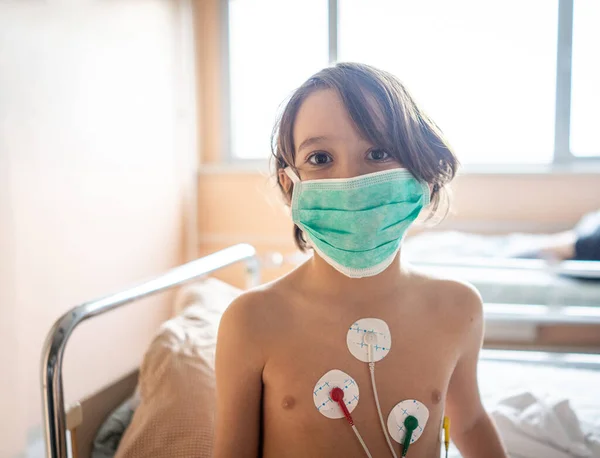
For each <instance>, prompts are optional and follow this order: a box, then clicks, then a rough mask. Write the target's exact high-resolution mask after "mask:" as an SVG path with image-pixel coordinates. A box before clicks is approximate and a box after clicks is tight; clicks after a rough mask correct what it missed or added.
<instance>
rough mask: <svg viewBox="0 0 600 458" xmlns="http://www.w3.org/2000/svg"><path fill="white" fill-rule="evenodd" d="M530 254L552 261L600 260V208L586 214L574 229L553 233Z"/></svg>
mask: <svg viewBox="0 0 600 458" xmlns="http://www.w3.org/2000/svg"><path fill="white" fill-rule="evenodd" d="M529 254H530V257H538V258H544V259H548V260H551V261H552V260H558V261H600V210H598V211H595V212H592V213H588V214H587V215H584V217H583V218H581V220H580V221H579V222H578V223H577V225H576V226H575V227H574V228H573V229H571V230H568V231H564V232H559V233H557V234H553V235H552V236H551V237H549V238H548V242H547V243H546V245H545V246H543V247H541V248H540V249H539V250H537V251H535V252H534V253H529ZM523 257H525V256H523Z"/></svg>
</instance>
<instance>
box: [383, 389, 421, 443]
mask: <svg viewBox="0 0 600 458" xmlns="http://www.w3.org/2000/svg"><path fill="white" fill-rule="evenodd" d="M410 415H412V416H413V417H415V418H416V419H417V420H418V421H419V426H417V429H415V430H414V431H413V433H412V438H411V440H410V443H411V444H412V443H413V442H416V441H417V440H418V439H419V437H421V434H423V431H424V430H425V425H426V424H427V420H428V419H429V410H428V409H427V407H425V404H422V403H421V402H419V401H417V400H415V399H408V400H406V401H401V402H399V403H398V404H396V406H395V407H394V408H393V409H392V411H391V412H390V415H389V416H388V421H387V427H388V431H389V433H390V436H391V437H392V439H394V440H395V441H396V442H398V443H400V444H401V443H402V442H404V437H405V436H406V427H405V426H404V420H406V417H408V416H410Z"/></svg>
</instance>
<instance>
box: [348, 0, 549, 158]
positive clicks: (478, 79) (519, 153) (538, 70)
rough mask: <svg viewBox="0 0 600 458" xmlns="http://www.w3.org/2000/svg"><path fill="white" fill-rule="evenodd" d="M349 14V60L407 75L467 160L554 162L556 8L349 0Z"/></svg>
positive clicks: (470, 0) (509, 0) (515, 2)
mask: <svg viewBox="0 0 600 458" xmlns="http://www.w3.org/2000/svg"><path fill="white" fill-rule="evenodd" d="M339 11H340V26H339V31H340V40H339V44H340V47H339V54H338V55H339V58H340V60H344V61H347V60H349V61H358V62H364V63H367V64H372V65H375V66H377V67H380V68H382V69H385V70H388V71H390V72H392V73H394V74H395V75H397V76H398V77H399V78H400V79H401V80H402V81H403V82H404V84H405V85H406V86H407V88H408V90H409V91H410V92H411V94H412V95H413V96H414V97H415V98H416V100H417V103H419V105H420V106H421V107H422V108H423V109H424V110H425V111H426V112H427V113H428V114H429V116H431V118H432V119H433V120H434V122H435V123H436V124H438V125H439V126H440V128H441V129H442V131H443V132H444V134H445V135H446V137H447V138H448V140H449V141H450V144H451V145H452V146H453V147H454V149H455V150H456V152H457V154H458V155H459V157H460V159H461V161H462V162H465V163H490V162H492V163H515V162H533V163H540V162H549V161H551V159H552V153H553V147H554V97H555V91H556V89H555V88H556V85H555V80H556V32H557V26H556V24H557V1H556V0H554V1H549V0H537V1H532V0H527V1H522V0H505V1H503V2H482V1H481V0H452V1H447V0H419V1H398V0H369V1H368V2H367V1H361V0H340V7H339ZM515 11H518V12H519V14H518V15H515ZM532 24H535V25H536V26H535V29H534V28H533V27H532ZM373 32H374V33H373Z"/></svg>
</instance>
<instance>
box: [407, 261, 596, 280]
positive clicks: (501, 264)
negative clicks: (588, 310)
mask: <svg viewBox="0 0 600 458" xmlns="http://www.w3.org/2000/svg"><path fill="white" fill-rule="evenodd" d="M412 264H414V265H415V266H420V267H447V268H478V269H500V270H523V271H541V272H547V273H551V274H555V275H565V276H570V277H579V278H592V279H594V278H595V279H600V261H560V262H554V261H547V260H544V259H512V258H492V257H489V258H481V257H457V258H447V259H444V258H441V259H436V260H435V261H414V262H413V263H412Z"/></svg>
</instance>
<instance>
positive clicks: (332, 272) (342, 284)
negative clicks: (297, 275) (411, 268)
mask: <svg viewBox="0 0 600 458" xmlns="http://www.w3.org/2000/svg"><path fill="white" fill-rule="evenodd" d="M305 267H306V269H305V273H304V275H305V276H306V281H305V282H304V285H306V286H307V288H308V289H310V290H311V291H312V292H314V293H318V294H320V295H323V296H334V297H337V298H340V297H344V296H346V297H351V298H352V300H353V301H359V302H363V301H364V300H369V301H372V300H374V299H377V298H382V297H389V296H390V295H392V294H394V292H395V291H397V290H398V288H399V287H400V286H401V283H402V281H403V280H404V277H405V275H404V274H405V271H404V269H403V268H402V266H401V263H400V253H398V254H397V255H396V258H395V259H394V261H393V262H392V264H391V265H390V266H389V267H388V268H387V269H386V270H384V271H383V272H381V273H380V274H378V275H374V276H372V277H363V278H350V277H347V276H346V275H344V274H342V273H340V272H338V271H337V270H336V269H335V268H333V267H332V266H331V265H329V264H328V263H327V262H326V261H325V260H324V259H323V258H322V257H320V256H319V255H318V254H317V253H314V255H313V257H312V258H311V259H310V260H309V261H308V262H307V264H306V265H305Z"/></svg>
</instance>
